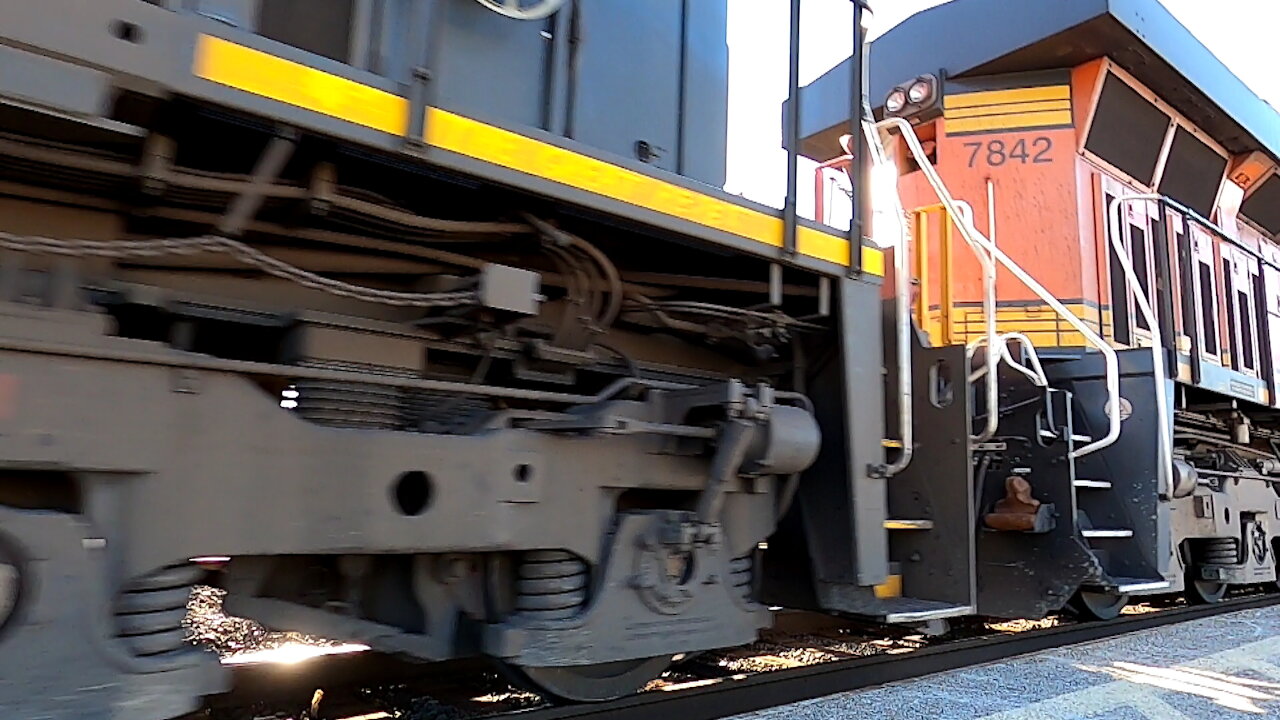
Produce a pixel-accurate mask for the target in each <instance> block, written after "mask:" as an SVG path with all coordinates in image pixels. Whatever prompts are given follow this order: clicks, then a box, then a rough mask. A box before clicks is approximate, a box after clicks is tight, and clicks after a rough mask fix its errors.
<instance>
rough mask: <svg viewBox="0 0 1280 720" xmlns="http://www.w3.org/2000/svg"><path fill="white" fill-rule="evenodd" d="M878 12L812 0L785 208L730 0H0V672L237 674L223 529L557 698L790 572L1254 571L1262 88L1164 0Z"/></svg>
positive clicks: (132, 698)
mask: <svg viewBox="0 0 1280 720" xmlns="http://www.w3.org/2000/svg"><path fill="white" fill-rule="evenodd" d="M1135 4H1136V5H1140V6H1141V12H1136V11H1134V10H1133V6H1134V5H1135ZM799 8H800V2H799V0H793V8H792V15H793V19H794V18H795V16H796V15H797V14H798V12H799V11H800V9H799ZM866 15H867V13H866V9H865V7H864V4H863V2H861V0H858V1H856V2H855V3H854V13H853V26H852V27H851V28H850V34H851V36H852V37H853V38H854V49H855V51H854V54H853V56H852V57H851V58H850V60H849V61H847V63H845V64H843V65H841V66H838V67H837V68H834V69H833V70H832V71H831V72H829V73H828V74H827V75H824V76H823V77H822V78H819V79H818V80H817V81H815V82H814V83H812V84H810V85H808V86H806V87H804V88H801V87H799V83H798V72H797V65H796V55H797V53H798V44H799V43H798V40H797V39H796V37H795V28H793V37H792V48H791V59H792V63H793V66H792V73H791V79H792V93H791V100H790V101H789V102H788V104H787V105H786V107H785V108H784V116H785V118H786V122H785V123H784V135H785V138H784V145H785V146H786V148H787V150H788V198H787V202H786V203H785V206H784V208H783V210H782V211H778V210H774V209H772V208H768V207H765V206H762V205H758V204H755V203H752V202H750V201H747V200H744V199H743V198H740V197H735V196H732V195H730V194H728V193H725V192H723V191H722V190H720V189H719V186H721V185H722V184H723V182H724V175H725V155H726V145H725V126H726V122H727V119H726V105H727V100H726V98H727V92H728V91H727V73H728V52H727V46H726V27H727V3H726V2H725V0H706V1H703V0H699V1H698V2H687V1H683V0H655V1H651V2H645V3H614V2H606V0H305V1H304V0H96V2H94V3H82V2H78V1H77V0H45V1H44V2H42V3H38V4H34V3H8V4H4V5H0V68H3V71H0V159H2V160H3V162H0V708H3V709H4V710H5V711H6V712H7V713H8V714H12V715H14V716H31V715H38V716H40V717H50V718H64V717H65V718H73V717H74V718H93V717H117V716H119V715H121V714H122V713H125V712H127V713H128V714H129V716H130V717H131V718H135V719H136V720H146V719H156V720H163V719H164V718H170V717H174V716H177V715H181V714H183V713H186V712H189V711H191V710H193V709H195V708H197V707H198V706H199V704H200V703H201V698H202V696H204V695H209V694H214V693H218V692H221V691H223V690H225V689H226V687H227V683H228V680H227V677H228V676H227V673H226V672H225V670H224V669H223V668H222V667H221V666H220V665H219V663H218V662H217V660H216V658H214V657H212V656H211V655H210V654H208V653H206V652H205V651H203V650H201V649H199V648H196V647H193V646H192V645H191V644H189V643H188V642H187V640H186V633H185V631H184V628H183V626H182V622H183V618H184V616H185V612H186V602H187V597H188V595H189V592H190V589H191V587H192V586H193V585H194V584H197V583H200V582H206V581H211V578H209V577H208V576H207V575H206V570H205V568H206V566H207V563H205V562H196V561H195V560H197V559H200V558H209V557H215V556H216V557H220V558H227V559H228V561H227V562H225V563H221V564H220V569H219V570H218V572H217V575H216V578H213V579H212V580H213V581H216V582H217V583H218V584H219V585H221V587H223V588H224V589H225V590H226V592H227V596H226V607H227V609H228V611H229V612H232V613H234V614H237V615H241V616H244V617H248V618H252V619H254V620H257V621H259V622H261V623H263V624H265V625H267V626H271V627H277V628H282V629H290V630H299V631H304V632H309V633H313V634H315V635H320V636H323V637H328V638H334V639H342V640H347V641H353V642H360V643H364V644H366V645H368V646H369V647H371V648H372V649H373V650H375V651H378V652H383V653H390V654H396V655H401V656H406V657H409V658H412V659H414V660H418V661H438V660H449V659H455V658H489V659H492V660H493V661H495V662H497V663H499V664H500V665H501V666H502V667H503V668H504V669H505V670H506V671H507V672H509V673H510V675H511V676H512V677H513V678H515V679H516V680H518V681H519V682H521V683H524V684H527V685H529V686H532V687H533V688H535V689H537V690H538V691H539V692H542V693H544V694H546V695H550V696H554V697H558V698H562V699H565V700H571V701H594V700H602V699H606V698H610V697H616V696H619V695H623V694H627V693H630V692H633V691H635V690H637V689H639V688H641V687H643V686H644V685H645V684H646V683H647V682H648V681H649V680H651V679H652V678H654V677H656V676H657V675H659V674H660V673H662V672H663V671H664V670H665V669H666V668H667V667H669V666H670V665H671V664H672V663H673V662H676V661H678V659H679V658H681V657H682V656H687V655H689V654H692V653H696V652H699V651H702V650H707V649H712V648H717V647H726V646H732V645H738V644H742V643H745V642H749V641H751V640H753V639H754V638H755V637H756V634H757V632H758V631H759V630H760V629H761V628H764V627H767V626H768V625H769V623H770V619H771V614H770V610H769V608H770V607H771V606H781V607H788V608H796V609H808V610H820V611H823V612H829V613H838V614H846V615H856V616H860V617H864V618H869V619H873V620H877V621H880V622H885V623H907V624H913V625H919V626H922V627H924V628H926V629H930V630H936V629H938V628H939V626H941V625H942V624H943V623H945V622H946V621H947V620H948V619H950V618H955V617H961V616H967V615H974V614H981V615H989V616H1000V617H1040V616H1043V615H1045V614H1046V613H1050V612H1055V611H1058V610H1060V609H1062V608H1063V607H1065V606H1067V605H1068V604H1070V605H1071V606H1072V607H1073V608H1074V609H1075V610H1076V611H1077V612H1082V613H1086V614H1092V615H1094V616H1097V617H1109V616H1114V615H1115V614H1117V613H1118V612H1119V611H1120V609H1121V608H1123V606H1124V605H1125V604H1126V603H1127V602H1128V601H1129V599H1130V598H1133V597H1136V596H1139V595H1143V594H1149V593H1176V592H1182V593H1184V594H1186V595H1187V596H1188V597H1189V598H1191V599H1193V600H1199V601H1213V600H1216V599H1220V598H1221V597H1222V595H1223V593H1225V591H1226V589H1227V588H1228V587H1230V586H1232V585H1244V584H1257V583H1261V582H1272V581H1274V580H1275V577H1276V576H1275V564H1274V545H1275V539H1276V535H1277V531H1275V530H1274V529H1273V526H1274V523H1275V522H1276V520H1275V518H1276V513H1277V503H1276V499H1277V498H1276V493H1275V492H1274V490H1273V487H1274V482H1275V478H1276V477H1278V476H1280V459H1278V458H1277V454H1278V453H1277V449H1276V445H1275V438H1276V435H1275V434H1274V433H1275V430H1274V422H1273V420H1274V417H1275V409H1276V408H1277V407H1280V398H1277V397H1276V388H1275V385H1276V382H1277V376H1276V374H1275V372H1276V369H1277V368H1276V367H1275V366H1276V362H1275V360H1276V358H1275V357H1274V352H1275V351H1274V349H1273V347H1272V344H1271V342H1270V333H1271V332H1272V331H1273V328H1274V329H1275V330H1274V331H1275V332H1280V326H1276V325H1275V324H1274V322H1273V318H1280V308H1277V305H1276V302H1277V297H1280V271H1278V270H1277V267H1280V265H1276V264H1275V263H1277V262H1280V251H1277V250H1276V249H1275V246H1274V245H1273V244H1272V241H1273V240H1274V238H1275V237H1276V233H1277V231H1280V218H1278V217H1277V215H1276V212H1275V208H1276V207H1277V206H1278V205H1277V202H1280V198H1278V197H1277V196H1278V195H1280V176H1278V175H1277V164H1276V159H1277V157H1280V136H1278V135H1277V128H1278V127H1280V124H1278V123H1277V122H1276V120H1277V119H1276V116H1275V112H1274V111H1273V110H1271V109H1270V108H1269V107H1267V106H1265V104H1263V103H1262V102H1261V101H1259V100H1257V99H1256V98H1255V97H1252V96H1251V95H1249V94H1248V93H1247V91H1246V90H1245V89H1244V87H1243V85H1242V84H1241V83H1240V82H1239V81H1238V80H1236V79H1235V78H1234V77H1233V76H1231V75H1230V73H1229V72H1228V71H1227V70H1226V69H1225V68H1223V67H1222V66H1221V65H1220V64H1219V63H1218V62H1217V61H1216V60H1215V59H1214V58H1213V57H1212V55H1211V54H1209V52H1208V51H1207V50H1205V49H1204V48H1203V47H1202V46H1200V45H1199V44H1198V43H1196V42H1195V41H1194V39H1193V38H1192V37H1191V36H1190V34H1189V33H1188V32H1187V31H1186V30H1185V29H1184V28H1182V27H1181V26H1180V25H1178V24H1177V23H1176V21H1174V20H1173V19H1172V18H1171V17H1170V16H1169V15H1168V14H1167V13H1166V12H1165V11H1164V10H1163V9H1162V8H1161V7H1160V6H1159V5H1158V3H1156V2H1155V0H1141V1H1140V2H1139V1H1138V0H1127V1H1126V2H1125V3H1119V2H1114V1H1113V0H1089V2H1080V3H1072V4H1070V5H1069V6H1068V4H1065V3H1050V2H1044V1H1043V0H1041V1H1039V2H1034V3H1015V2H1011V1H1010V0H955V1H954V2H952V3H951V4H948V5H944V6H941V7H938V8H935V9H933V10H930V11H927V12H925V13H922V14H920V15H918V16H916V17H914V18H912V19H910V20H908V21H907V22H906V23H904V24H902V25H901V26H899V27H898V28H896V29H894V30H892V31H891V32H889V33H888V34H886V35H885V36H883V37H882V38H880V39H878V40H877V41H876V42H875V43H874V44H873V45H871V46H870V49H869V50H868V47H867V45H866V43H865V29H864V27H863V26H864V23H863V20H864V19H865V17H866ZM68 18H74V19H75V22H74V23H68V22H67V19H68ZM793 25H795V23H794V22H793ZM965 27H968V28H971V29H973V30H974V31H973V32H971V33H968V34H966V36H965V37H966V41H965V43H963V44H957V45H955V46H950V45H941V46H940V45H939V43H937V42H936V38H937V37H942V36H946V35H948V34H949V31H948V32H947V33H943V32H940V29H950V30H954V29H956V28H965ZM979 28H980V29H981V31H980V32H979V31H978V29H979ZM619 58H626V59H627V61H626V62H625V63H624V62H620V61H619V60H618V59H619ZM640 67H642V68H644V73H643V74H642V75H637V74H636V73H635V72H634V68H640ZM873 104H874V107H873ZM842 144H843V145H844V152H843V154H842V153H841V146H842ZM802 155H803V156H806V157H810V158H813V159H815V160H819V161H821V162H822V165H821V167H820V171H819V172H820V173H824V174H820V175H819V176H818V177H817V179H818V181H820V182H819V184H820V186H821V187H822V188H824V189H825V188H827V187H829V185H828V184H827V183H826V179H827V176H828V175H831V174H833V173H834V174H837V175H839V176H841V177H844V178H846V179H851V182H849V186H850V192H849V194H848V197H849V198H850V202H848V207H846V208H843V209H840V211H841V212H846V213H847V215H848V216H849V222H848V225H847V229H841V228H838V227H833V226H832V225H829V224H827V223H826V222H822V221H823V220H826V219H828V218H827V217H826V213H825V210H828V209H830V210H833V211H835V210H836V209H837V208H834V207H831V208H827V207H824V213H823V217H821V218H819V221H814V220H809V219H806V218H803V217H800V212H799V208H798V203H797V201H796V198H797V193H796V186H797V184H798V177H797V176H798V167H799V165H798V160H799V157H801V156H802ZM838 195H839V194H838ZM841 197H843V195H839V196H837V197H833V198H832V200H831V201H830V202H827V203H825V205H835V204H838V201H839V200H840V199H841ZM997 228H998V229H999V232H997ZM869 237H874V238H875V240H876V241H875V242H873V241H871V240H870V239H868V238H869ZM957 237H958V238H960V239H962V240H964V241H965V244H966V245H967V246H968V248H969V251H968V252H965V251H963V250H964V249H963V248H961V247H959V243H956V242H954V241H955V239H956V238H957ZM1201 260H1204V262H1200V261H1201ZM1206 268H1207V269H1206ZM913 287H918V289H919V292H918V294H913V292H912V288H913ZM1206 308H1207V309H1206Z"/></svg>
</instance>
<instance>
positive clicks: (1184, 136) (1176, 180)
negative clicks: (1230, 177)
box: [1160, 128, 1227, 217]
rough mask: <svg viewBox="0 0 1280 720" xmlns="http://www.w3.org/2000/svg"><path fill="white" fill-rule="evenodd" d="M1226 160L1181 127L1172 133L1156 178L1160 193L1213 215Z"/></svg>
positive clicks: (1204, 214) (1201, 212)
mask: <svg viewBox="0 0 1280 720" xmlns="http://www.w3.org/2000/svg"><path fill="white" fill-rule="evenodd" d="M1226 169H1227V159H1226V158H1224V157H1222V156H1221V155H1219V154H1218V153H1216V152H1214V151H1213V148H1211V147H1209V146H1208V145H1205V144H1204V143H1202V142H1200V141H1199V140H1198V139H1196V136H1195V135H1192V134H1191V133H1189V132H1187V131H1186V130H1185V129H1183V128H1178V129H1177V130H1176V131H1174V134H1173V145H1171V146H1170V148H1169V159H1168V161H1166V163H1165V166H1164V174H1163V175H1162V176H1161V177H1160V194H1161V195H1168V196H1169V197H1171V198H1173V199H1174V200H1177V201H1178V202H1180V203H1182V204H1183V205H1186V206H1187V207H1189V208H1191V209H1192V210H1195V211H1196V212H1198V213H1200V214H1201V215H1203V216H1205V217H1209V214H1210V213H1212V212H1213V201H1214V200H1216V199H1217V197H1218V186H1219V185H1221V184H1222V173H1223V172H1225V171H1226Z"/></svg>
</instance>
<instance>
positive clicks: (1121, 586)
mask: <svg viewBox="0 0 1280 720" xmlns="http://www.w3.org/2000/svg"><path fill="white" fill-rule="evenodd" d="M1172 585H1173V584H1172V583H1170V582H1169V581H1168V580H1164V579H1161V578H1156V579H1151V578H1137V577H1113V578H1110V580H1109V582H1106V583H1102V584H1098V585H1090V586H1089V587H1094V588H1098V589H1100V590H1113V591H1115V592H1118V593H1120V594H1121V595H1133V594H1138V595H1144V594H1147V593H1154V592H1159V591H1161V590H1168V589H1169V588H1170V587H1172Z"/></svg>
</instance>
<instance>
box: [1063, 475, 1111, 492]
mask: <svg viewBox="0 0 1280 720" xmlns="http://www.w3.org/2000/svg"><path fill="white" fill-rule="evenodd" d="M1071 484H1072V485H1074V486H1076V487H1078V488H1096V489H1098V490H1110V489H1111V481H1110V480H1081V479H1079V478H1077V479H1076V480H1075V481H1073V482H1072V483H1071Z"/></svg>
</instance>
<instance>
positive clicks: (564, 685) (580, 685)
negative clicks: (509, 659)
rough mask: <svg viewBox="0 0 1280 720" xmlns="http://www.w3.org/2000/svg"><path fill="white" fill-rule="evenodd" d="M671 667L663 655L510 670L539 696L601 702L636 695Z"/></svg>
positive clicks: (668, 659)
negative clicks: (590, 663)
mask: <svg viewBox="0 0 1280 720" xmlns="http://www.w3.org/2000/svg"><path fill="white" fill-rule="evenodd" d="M670 665H671V657H670V656H669V655H663V656H660V657H655V658H647V659H639V660H621V661H618V662H611V663H601V664H599V665H569V666H562V667H511V668H510V669H511V670H512V672H513V673H514V674H515V675H516V677H517V679H519V680H521V681H522V682H521V683H520V684H522V685H525V686H526V687H528V688H529V689H530V690H533V691H535V692H537V693H538V694H539V695H545V696H549V697H554V698H557V699H560V700H569V701H572V702H602V701H605V700H613V699H616V698H620V697H625V696H627V695H633V694H635V693H637V692H639V691H640V690H642V689H644V686H645V685H648V684H649V683H650V682H651V681H652V680H654V679H655V678H657V677H658V676H659V675H661V674H662V672H663V671H664V670H666V669H667V668H668V667H670Z"/></svg>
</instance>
